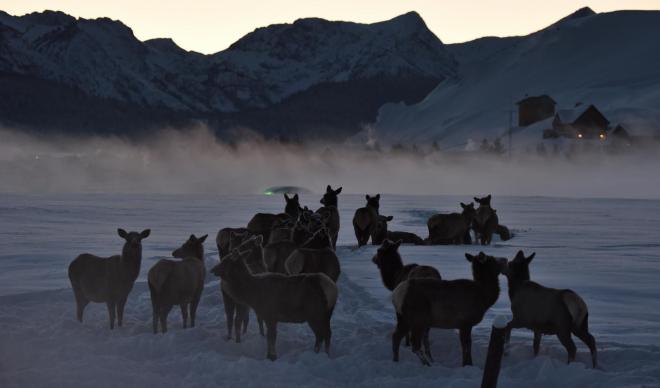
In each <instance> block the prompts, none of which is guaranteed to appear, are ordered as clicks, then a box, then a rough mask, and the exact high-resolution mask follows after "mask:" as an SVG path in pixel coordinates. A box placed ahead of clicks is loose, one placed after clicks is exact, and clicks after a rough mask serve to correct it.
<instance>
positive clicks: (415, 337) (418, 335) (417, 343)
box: [410, 325, 431, 366]
mask: <svg viewBox="0 0 660 388" xmlns="http://www.w3.org/2000/svg"><path fill="white" fill-rule="evenodd" d="M426 330H427V328H424V327H422V326H421V325H419V326H417V325H416V326H414V327H412V328H411V330H410V341H411V342H412V351H413V353H415V354H416V355H417V357H419V360H420V361H421V362H422V364H423V365H426V366H431V362H430V361H429V360H428V358H426V354H425V353H424V352H422V338H423V337H424V333H425V332H426Z"/></svg>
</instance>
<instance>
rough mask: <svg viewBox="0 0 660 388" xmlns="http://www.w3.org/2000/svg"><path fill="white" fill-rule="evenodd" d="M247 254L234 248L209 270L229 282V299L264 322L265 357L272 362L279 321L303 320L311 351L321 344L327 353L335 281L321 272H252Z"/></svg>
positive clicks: (299, 321) (274, 357)
mask: <svg viewBox="0 0 660 388" xmlns="http://www.w3.org/2000/svg"><path fill="white" fill-rule="evenodd" d="M247 254H248V253H243V252H240V251H238V250H235V253H232V255H231V256H230V257H228V258H226V259H225V260H223V261H221V262H220V264H218V265H217V266H216V267H215V268H214V269H213V273H214V274H216V275H218V276H220V278H221V279H222V281H223V283H227V284H228V285H229V287H228V292H229V293H230V295H231V296H232V298H234V299H235V300H236V301H239V302H240V303H245V304H247V305H249V306H250V307H252V308H253V309H254V310H255V312H256V313H257V315H258V316H259V317H261V318H263V320H264V321H265V322H266V329H267V339H268V350H267V352H266V357H267V358H268V359H270V360H273V361H274V360H275V359H277V352H276V349H275V348H276V346H275V345H276V339H277V324H278V323H279V322H291V323H303V322H307V323H308V324H309V326H310V328H311V329H312V331H313V332H314V335H315V337H316V341H315V343H314V351H315V352H317V353H318V352H319V350H320V349H321V345H322V344H325V351H326V353H329V351H330V338H331V336H332V331H331V328H330V319H331V318H332V312H333V311H334V308H335V304H336V302H337V286H336V285H335V283H334V282H333V281H332V280H331V279H330V278H329V277H327V276H326V275H325V274H322V273H314V274H300V275H290V276H287V275H283V274H277V273H263V274H258V275H255V274H252V273H251V272H250V270H249V268H248V266H247V264H246V263H245V261H244V257H245V256H246V255H247Z"/></svg>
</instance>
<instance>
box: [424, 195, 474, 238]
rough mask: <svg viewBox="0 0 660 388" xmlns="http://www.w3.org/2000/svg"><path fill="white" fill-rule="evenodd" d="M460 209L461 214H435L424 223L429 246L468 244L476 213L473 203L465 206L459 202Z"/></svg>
mask: <svg viewBox="0 0 660 388" xmlns="http://www.w3.org/2000/svg"><path fill="white" fill-rule="evenodd" d="M461 208H463V212H462V213H460V214H459V213H450V214H435V215H433V216H431V218H429V220H428V222H427V223H426V225H427V226H428V229H429V238H428V243H429V244H431V245H438V244H442V245H448V244H464V243H468V244H469V242H468V240H469V236H470V226H471V225H472V220H473V219H474V216H475V214H476V211H475V210H474V204H473V203H470V204H469V205H466V204H464V203H462V202H461Z"/></svg>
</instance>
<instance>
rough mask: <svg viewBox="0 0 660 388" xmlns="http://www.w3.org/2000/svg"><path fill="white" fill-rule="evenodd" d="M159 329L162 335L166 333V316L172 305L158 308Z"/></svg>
mask: <svg viewBox="0 0 660 388" xmlns="http://www.w3.org/2000/svg"><path fill="white" fill-rule="evenodd" d="M159 310H160V329H161V331H162V332H163V333H167V316H168V315H169V314H170V311H171V310H172V305H167V306H163V305H161V306H160V309H159Z"/></svg>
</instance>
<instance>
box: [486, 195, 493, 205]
mask: <svg viewBox="0 0 660 388" xmlns="http://www.w3.org/2000/svg"><path fill="white" fill-rule="evenodd" d="M492 197H493V196H492V195H490V194H488V195H487V196H486V200H487V201H488V203H490V199H491V198H492Z"/></svg>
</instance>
